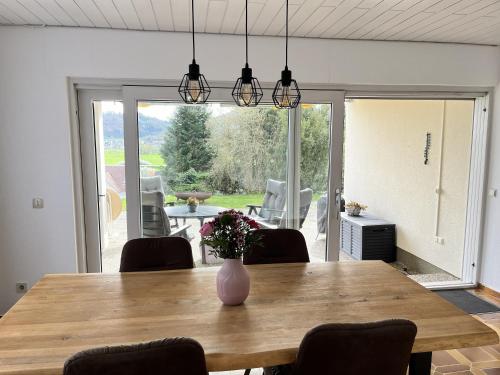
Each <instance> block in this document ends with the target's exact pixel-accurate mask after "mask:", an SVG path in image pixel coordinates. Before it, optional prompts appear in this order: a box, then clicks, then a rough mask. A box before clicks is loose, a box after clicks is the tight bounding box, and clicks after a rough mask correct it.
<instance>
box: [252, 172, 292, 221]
mask: <svg viewBox="0 0 500 375" xmlns="http://www.w3.org/2000/svg"><path fill="white" fill-rule="evenodd" d="M285 202H286V182H284V181H276V180H272V179H268V180H267V183H266V192H265V193H264V201H263V202H262V205H260V206H259V205H254V204H247V207H248V215H253V217H254V218H255V219H257V220H260V221H267V222H269V221H270V220H272V219H273V218H274V217H275V216H277V215H281V214H282V213H283V210H284V209H285ZM257 209H258V210H257Z"/></svg>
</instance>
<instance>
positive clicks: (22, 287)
mask: <svg viewBox="0 0 500 375" xmlns="http://www.w3.org/2000/svg"><path fill="white" fill-rule="evenodd" d="M27 291H28V283H27V282H18V283H16V292H17V293H26V292H27Z"/></svg>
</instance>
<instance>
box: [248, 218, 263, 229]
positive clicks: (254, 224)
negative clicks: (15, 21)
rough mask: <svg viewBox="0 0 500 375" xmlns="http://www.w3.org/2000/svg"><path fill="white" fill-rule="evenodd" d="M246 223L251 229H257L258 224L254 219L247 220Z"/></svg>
mask: <svg viewBox="0 0 500 375" xmlns="http://www.w3.org/2000/svg"><path fill="white" fill-rule="evenodd" d="M248 225H250V228H252V229H259V228H260V225H259V224H258V223H257V222H256V221H255V220H251V219H250V220H248Z"/></svg>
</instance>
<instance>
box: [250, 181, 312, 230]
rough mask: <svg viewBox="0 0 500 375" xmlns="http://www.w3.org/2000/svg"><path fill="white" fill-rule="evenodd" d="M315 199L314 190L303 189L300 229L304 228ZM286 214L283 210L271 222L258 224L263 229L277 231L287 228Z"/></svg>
mask: <svg viewBox="0 0 500 375" xmlns="http://www.w3.org/2000/svg"><path fill="white" fill-rule="evenodd" d="M312 198H313V191H312V189H309V188H307V189H303V190H301V191H300V198H299V199H300V206H299V227H300V228H302V225H303V224H304V221H305V220H306V217H307V214H308V213H309V208H310V207H311V202H312ZM285 214H286V212H285V211H284V210H283V211H282V212H281V213H280V212H276V213H275V216H273V217H271V219H270V220H267V221H262V220H258V219H257V222H258V223H259V225H260V226H261V227H262V228H267V229H276V228H286V215H285Z"/></svg>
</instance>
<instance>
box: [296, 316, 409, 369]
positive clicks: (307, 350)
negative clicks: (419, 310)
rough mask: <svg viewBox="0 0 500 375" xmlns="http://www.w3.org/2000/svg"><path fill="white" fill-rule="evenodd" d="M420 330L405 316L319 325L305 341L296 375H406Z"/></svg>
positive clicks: (309, 333)
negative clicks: (402, 317) (369, 321)
mask: <svg viewBox="0 0 500 375" xmlns="http://www.w3.org/2000/svg"><path fill="white" fill-rule="evenodd" d="M416 333H417V327H416V325H415V324H414V323H413V322H411V321H409V320H402V319H396V320H386V321H381V322H374V323H364V324H363V323H362V324H324V325H321V326H318V327H316V328H313V329H312V330H311V331H309V332H308V333H307V334H306V335H305V337H304V339H303V340H302V343H301V344H300V347H299V352H298V354H297V360H296V362H295V364H294V366H293V375H306V374H307V375H308V374H342V375H365V374H383V375H405V374H406V370H407V367H408V363H409V361H410V354H411V349H412V347H413V342H414V340H415V335H416Z"/></svg>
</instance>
